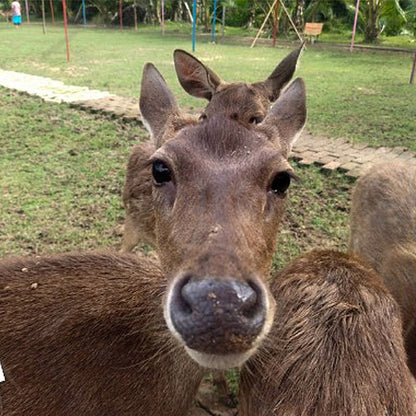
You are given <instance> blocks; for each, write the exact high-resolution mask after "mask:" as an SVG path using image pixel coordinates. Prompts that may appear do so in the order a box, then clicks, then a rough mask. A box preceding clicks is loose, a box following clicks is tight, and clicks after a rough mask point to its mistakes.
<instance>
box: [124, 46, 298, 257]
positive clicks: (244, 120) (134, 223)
mask: <svg viewBox="0 0 416 416" xmlns="http://www.w3.org/2000/svg"><path fill="white" fill-rule="evenodd" d="M302 49H303V45H302V46H301V47H300V48H299V49H297V50H295V51H292V52H291V53H290V54H289V55H288V56H286V57H285V58H284V59H283V60H282V61H281V62H280V63H279V65H277V67H276V68H275V69H274V71H273V72H272V73H271V75H270V76H269V77H268V78H267V79H266V80H265V81H262V82H256V83H253V84H245V83H243V82H238V83H226V82H224V81H222V80H221V78H220V77H219V76H218V75H217V74H215V72H214V71H213V70H212V69H210V68H208V67H207V66H205V65H204V64H203V63H202V62H200V61H199V60H198V59H197V58H195V57H194V56H192V55H191V54H189V53H187V52H185V51H183V50H180V49H177V50H175V51H174V64H175V69H176V73H177V76H178V80H179V82H180V84H181V85H182V86H183V88H184V89H185V91H187V92H188V93H189V94H191V95H193V96H196V97H200V98H205V99H208V100H209V103H208V105H207V106H206V108H205V110H204V111H203V113H202V115H201V116H200V117H199V119H198V117H197V116H196V115H191V114H186V113H185V112H183V111H182V110H180V109H179V108H178V107H177V108H176V109H175V111H176V112H177V113H176V117H175V118H174V119H173V120H172V123H171V125H170V126H169V128H168V129H167V130H166V131H164V134H165V136H166V137H169V136H171V135H172V133H174V132H177V131H179V130H180V129H182V128H183V127H184V126H187V125H190V124H196V123H198V122H201V121H203V120H205V119H206V118H208V117H211V116H212V115H215V114H222V115H224V116H225V117H228V118H230V119H233V120H237V121H238V122H239V123H241V124H242V125H244V126H246V127H248V128H252V127H255V126H256V125H257V124H259V123H261V121H262V120H263V119H264V118H265V116H266V114H267V113H268V111H269V108H270V105H271V103H272V102H274V101H275V100H276V99H277V98H278V97H279V95H280V94H281V92H282V90H283V88H284V87H285V86H286V85H287V83H288V82H289V81H290V80H291V78H292V77H293V74H294V72H295V70H296V65H297V62H298V59H299V56H300V54H301V51H302ZM159 76H160V78H161V79H162V80H163V77H162V75H160V74H159ZM162 82H163V83H165V81H164V80H163V81H162ZM165 84H166V83H165ZM170 95H171V97H173V95H172V94H170ZM171 99H172V98H171ZM155 111H158V109H156V108H155ZM143 123H144V125H145V127H146V128H147V130H148V131H149V132H150V134H151V135H152V134H153V132H152V130H151V129H150V128H149V126H148V125H147V122H146V119H145V118H143ZM155 134H156V135H157V134H159V132H158V131H156V132H155ZM162 141H163V139H162ZM155 150H156V148H155V145H154V143H152V142H150V143H149V142H142V143H140V144H139V145H137V146H135V147H134V148H133V149H132V152H131V154H130V156H129V160H128V164H127V170H126V179H125V184H124V187H123V192H122V200H123V205H124V207H125V210H126V220H125V223H124V232H123V237H122V247H121V251H122V252H130V251H132V250H133V249H134V248H135V247H136V246H137V245H138V244H148V245H150V246H152V247H156V237H155V233H154V229H155V218H154V212H153V209H152V201H151V189H152V185H151V181H152V179H151V176H150V174H149V171H148V169H147V165H146V163H147V160H148V158H149V157H150V156H151V154H152V153H153V152H154V151H155Z"/></svg>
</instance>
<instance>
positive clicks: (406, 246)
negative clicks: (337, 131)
mask: <svg viewBox="0 0 416 416" xmlns="http://www.w3.org/2000/svg"><path fill="white" fill-rule="evenodd" d="M350 221H351V235H350V250H351V251H353V252H355V253H357V254H359V255H361V256H363V257H364V258H365V259H366V260H367V261H368V262H369V263H370V264H371V266H372V267H374V269H375V270H376V271H377V272H379V273H380V275H381V277H382V278H383V281H384V283H385V285H386V286H387V288H388V289H389V290H390V292H391V294H392V295H393V296H394V298H395V299H396V301H397V303H398V304H399V306H400V309H401V313H402V317H403V330H404V336H405V344H406V350H407V354H408V362H409V367H410V369H411V371H412V373H413V375H414V376H415V377H416V166H415V165H414V164H412V163H405V162H390V163H388V162H384V163H383V164H380V165H377V166H374V167H373V168H372V169H371V170H370V171H369V172H367V173H366V174H365V175H364V176H363V177H362V178H361V179H360V180H359V181H358V182H357V185H356V187H355V190H354V193H353V198H352V208H351V217H350Z"/></svg>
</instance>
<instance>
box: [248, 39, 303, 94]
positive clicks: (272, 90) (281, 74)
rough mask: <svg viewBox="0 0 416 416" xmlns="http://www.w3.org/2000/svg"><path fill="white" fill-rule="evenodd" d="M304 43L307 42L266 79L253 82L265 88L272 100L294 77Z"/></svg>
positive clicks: (287, 57)
mask: <svg viewBox="0 0 416 416" xmlns="http://www.w3.org/2000/svg"><path fill="white" fill-rule="evenodd" d="M304 45H305V43H302V45H301V47H300V48H299V49H297V50H295V51H293V52H291V53H290V54H289V55H288V56H286V58H284V59H283V60H282V61H281V62H280V64H279V65H277V67H276V68H275V69H274V71H273V72H272V73H271V74H270V76H269V77H268V78H267V79H266V80H265V81H263V82H256V83H255V84H253V85H254V86H256V87H258V88H261V89H263V90H265V91H266V94H267V96H268V98H269V100H270V101H272V102H273V101H275V100H276V99H277V98H278V97H279V95H280V92H281V91H282V89H283V87H284V86H285V85H286V84H287V83H288V82H289V81H290V80H291V79H292V77H293V74H294V73H295V71H296V65H297V63H298V60H299V56H300V54H301V52H302V50H303V48H304Z"/></svg>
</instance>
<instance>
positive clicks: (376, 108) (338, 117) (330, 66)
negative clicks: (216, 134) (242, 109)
mask: <svg viewBox="0 0 416 416" xmlns="http://www.w3.org/2000/svg"><path fill="white" fill-rule="evenodd" d="M0 32H1V42H0V68H2V69H10V70H16V71H22V72H27V73H31V74H36V75H45V76H50V77H52V78H56V79H60V80H62V81H64V82H66V83H70V84H76V85H86V86H89V87H93V88H98V89H105V90H109V91H111V92H113V93H116V94H120V95H124V96H133V97H137V96H138V94H139V85H140V77H141V71H142V68H143V64H144V63H145V62H147V61H152V62H154V63H155V64H156V66H157V67H158V68H159V69H160V71H161V72H162V73H163V75H164V76H165V78H166V80H167V81H168V83H169V85H170V86H171V88H172V89H173V91H174V93H175V94H176V96H177V97H178V100H179V102H180V103H181V104H182V105H183V106H187V107H194V108H201V107H203V105H204V102H203V101H201V100H196V99H193V98H191V97H189V96H187V95H186V93H185V92H183V91H182V90H181V87H180V86H179V84H178V82H177V80H176V76H175V73H174V69H173V63H172V52H173V50H174V49H175V48H184V49H186V50H190V47H191V44H190V37H189V36H185V35H181V34H180V33H179V34H172V33H168V34H167V35H165V36H164V37H163V36H162V35H161V34H160V33H149V32H147V31H144V30H142V31H140V30H139V31H138V32H134V31H132V30H126V31H124V32H122V33H120V32H119V31H117V30H115V29H92V28H89V29H83V28H80V27H71V28H70V42H71V61H70V63H69V64H68V63H66V60H65V44H64V37H63V29H62V27H61V26H58V25H57V26H55V27H52V26H48V33H47V35H43V34H42V28H41V26H40V25H32V26H28V25H23V27H22V28H21V30H18V31H17V30H15V29H14V28H13V27H12V26H11V25H6V23H0ZM294 47H295V44H294V46H293V48H294ZM289 51H290V49H287V46H285V47H279V48H271V47H267V46H258V47H256V48H253V49H250V48H249V47H248V46H247V45H235V44H233V45H231V44H217V45H211V44H210V43H209V37H205V38H204V40H199V41H198V44H197V51H196V55H197V56H198V57H199V58H200V59H201V60H203V61H204V62H205V63H207V64H208V65H209V66H211V67H212V68H213V69H214V70H215V71H217V72H218V73H219V74H220V75H221V76H222V77H223V78H224V79H225V80H227V81H233V80H244V81H248V82H252V81H258V80H261V79H264V78H266V77H267V76H268V75H269V74H270V73H271V71H272V70H273V68H274V67H275V66H276V64H277V63H278V62H279V61H280V60H281V59H282V58H283V57H284V56H285V55H286V54H287V53H288V52H289ZM411 65H412V55H411V54H408V53H407V54H404V53H403V54H402V53H380V52H356V53H354V54H351V53H350V52H349V51H347V50H342V51H337V50H326V49H325V48H322V47H320V48H308V50H307V51H305V53H304V54H303V57H302V62H301V65H300V68H299V70H298V72H297V75H298V76H302V77H304V78H305V80H306V83H307V88H308V108H309V119H308V128H309V129H310V130H311V131H312V132H313V133H314V134H321V135H325V136H332V137H346V138H350V139H351V141H353V142H365V143H369V144H371V145H374V146H380V145H383V146H407V147H409V148H411V149H414V150H416V143H415V140H414V137H415V126H414V118H415V111H414V108H415V104H416V99H415V97H416V94H415V92H416V89H415V87H414V86H410V85H409V77H410V69H411Z"/></svg>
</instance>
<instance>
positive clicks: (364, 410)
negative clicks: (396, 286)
mask: <svg viewBox="0 0 416 416" xmlns="http://www.w3.org/2000/svg"><path fill="white" fill-rule="evenodd" d="M271 291H272V293H273V294H274V296H275V299H276V316H275V323H274V325H273V328H272V330H271V332H270V334H269V336H268V339H267V340H266V341H265V342H264V344H263V346H262V347H261V348H260V349H259V352H258V354H257V355H256V356H254V357H253V358H252V359H250V360H249V361H248V363H247V364H246V365H245V366H244V367H243V370H242V373H241V383H240V406H241V407H240V413H239V414H240V415H241V416H299V415H302V416H322V415H337V416H385V415H389V416H413V415H414V414H415V402H414V391H413V386H412V382H411V376H410V373H409V371H408V369H407V367H406V356H405V351H404V347H403V339H402V336H401V321H400V312H399V308H398V306H397V304H396V302H395V301H394V299H393V298H392V296H391V295H390V294H389V293H388V291H387V290H386V289H385V288H384V286H383V284H382V283H381V281H380V278H379V276H377V274H376V273H374V272H373V271H372V270H371V269H370V268H369V267H367V266H366V265H364V264H363V263H362V262H361V261H360V260H359V259H358V258H354V257H351V256H348V255H346V254H342V253H337V252H333V251H312V252H311V253H308V254H306V255H304V256H302V257H300V258H298V259H296V260H294V261H293V262H292V263H290V264H289V265H288V266H286V267H285V268H284V269H283V270H282V271H280V272H279V273H278V274H277V276H276V278H275V280H274V283H273V284H272V286H271Z"/></svg>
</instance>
